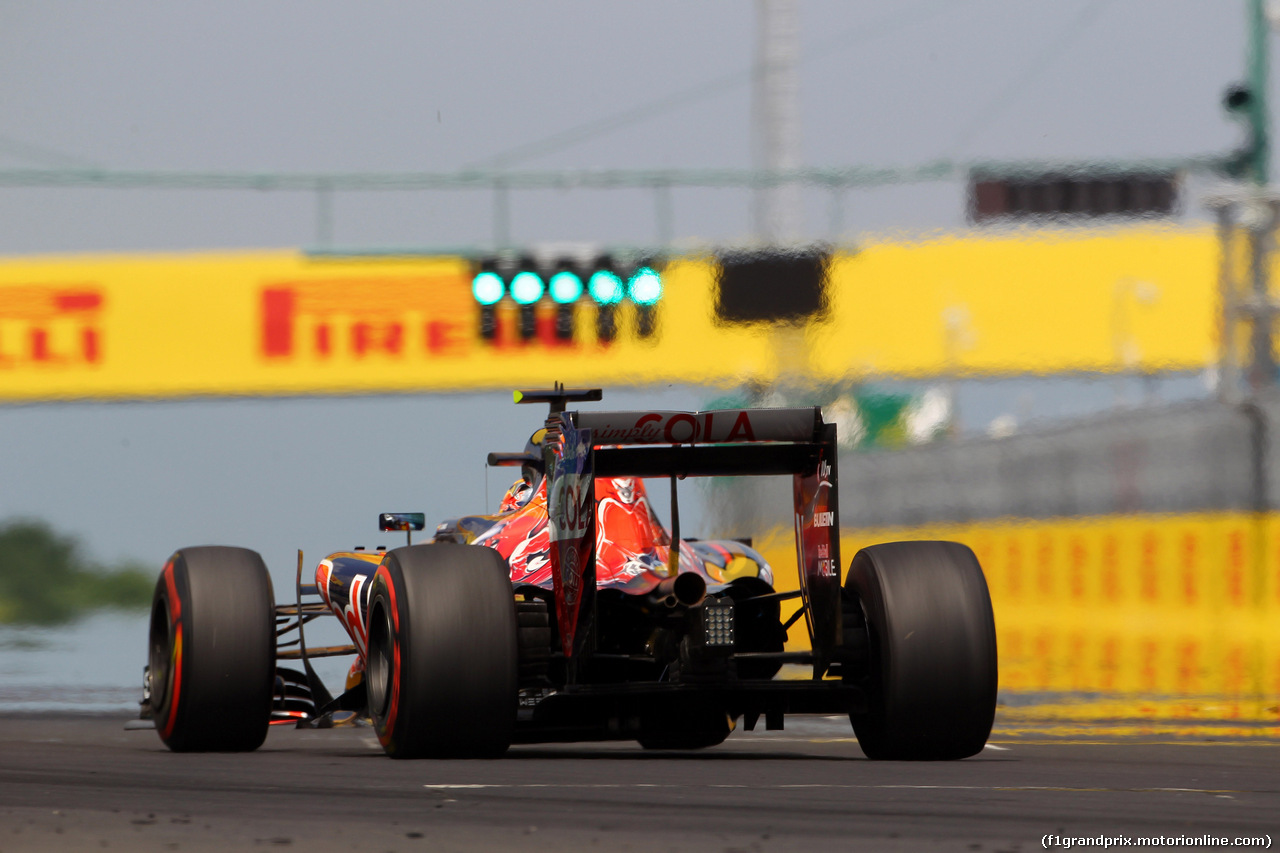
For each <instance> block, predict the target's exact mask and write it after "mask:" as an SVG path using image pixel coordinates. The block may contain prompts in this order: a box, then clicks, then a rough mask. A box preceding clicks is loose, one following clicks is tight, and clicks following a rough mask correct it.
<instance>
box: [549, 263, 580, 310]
mask: <svg viewBox="0 0 1280 853" xmlns="http://www.w3.org/2000/svg"><path fill="white" fill-rule="evenodd" d="M580 296H582V279H581V278H579V277H578V275H577V274H576V273H572V272H569V271H568V270H562V271H560V272H558V273H556V274H555V275H553V276H551V298H552V299H554V300H555V301H556V302H558V303H559V304H561V305H568V304H570V303H572V302H577V301H578V297H580Z"/></svg>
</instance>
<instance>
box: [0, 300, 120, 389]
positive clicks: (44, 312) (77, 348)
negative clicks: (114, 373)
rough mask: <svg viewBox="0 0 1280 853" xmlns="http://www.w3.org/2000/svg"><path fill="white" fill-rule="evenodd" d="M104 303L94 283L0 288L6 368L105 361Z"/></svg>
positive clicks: (0, 365) (1, 351)
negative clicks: (103, 358)
mask: <svg viewBox="0 0 1280 853" xmlns="http://www.w3.org/2000/svg"><path fill="white" fill-rule="evenodd" d="M104 303H105V299H104V297H103V293H102V290H101V288H100V287H98V286H97V285H94V284H49V285H46V284H30V285H24V284H20V285H15V286H11V287H3V288H0V370H13V369H19V368H24V367H60V366H83V365H96V364H98V363H100V362H101V361H102V348H103V329H102V311H103V306H104Z"/></svg>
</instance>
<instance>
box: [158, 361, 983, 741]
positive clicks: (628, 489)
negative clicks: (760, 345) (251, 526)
mask: <svg viewBox="0 0 1280 853" xmlns="http://www.w3.org/2000/svg"><path fill="white" fill-rule="evenodd" d="M600 399H601V392H600V391H599V390H586V391H579V390H565V389H564V388H562V387H560V386H556V387H555V388H554V389H552V390H548V391H525V392H517V393H516V402H521V403H547V404H549V405H550V415H549V417H548V418H547V420H546V422H545V425H544V426H543V427H542V428H541V429H539V430H538V431H537V432H535V433H534V436H533V438H532V439H531V440H530V441H529V443H528V445H527V446H526V449H525V451H524V452H522V453H492V454H490V455H489V464H490V465H509V466H518V467H520V468H521V471H522V478H521V480H520V481H519V482H517V484H516V485H515V486H513V487H512V489H511V491H509V492H508V494H507V496H506V497H505V498H504V499H503V503H502V506H501V508H500V510H499V512H498V513H497V514H496V515H478V516H466V517H463V518H458V519H455V520H452V521H447V522H445V523H443V524H441V525H439V526H438V527H437V528H436V532H435V534H434V537H433V539H432V541H431V542H430V543H429V544H420V545H408V546H406V547H402V548H396V549H394V550H390V551H386V550H382V549H379V550H378V551H377V552H369V551H363V550H356V551H350V552H340V553H336V554H330V555H329V556H327V557H325V558H324V559H323V560H321V561H320V563H319V566H318V567H317V569H316V572H315V583H314V584H312V583H310V579H309V578H308V579H306V582H304V578H303V575H302V572H303V562H302V560H303V558H302V553H301V552H299V554H298V578H297V584H296V591H295V595H294V598H293V601H291V602H289V603H285V604H276V603H275V601H274V598H273V595H272V588H271V578H270V576H269V574H268V572H267V569H266V567H265V566H264V564H263V562H262V558H261V557H259V556H258V555H257V554H256V553H254V552H253V551H249V550H245V549H242V548H228V547H199V548H184V549H182V550H180V551H178V552H176V553H175V554H174V555H173V557H172V558H170V560H169V562H168V563H167V564H166V565H165V567H164V569H163V571H162V572H161V574H160V579H159V581H158V583H157V585H156V592H155V598H154V604H153V606H152V611H151V629H150V663H149V666H148V668H147V671H146V679H145V684H146V689H145V693H144V698H143V716H144V717H151V718H153V719H154V724H155V727H156V729H157V731H158V732H159V734H160V737H161V738H162V739H163V741H164V742H165V743H166V744H167V745H168V746H169V747H170V748H171V749H174V750H180V751H181V750H252V749H256V748H257V747H258V746H259V745H261V744H262V742H263V740H264V738H265V737H266V732H267V729H268V725H270V724H275V723H285V724H292V725H297V726H302V727H316V728H323V727H327V726H331V725H334V724H335V723H341V722H357V723H358V722H361V721H365V720H368V721H371V723H372V725H373V726H374V728H375V729H376V731H377V734H378V738H379V740H380V742H381V743H382V746H383V748H384V749H385V750H386V752H387V754H388V755H391V756H393V757H396V758H412V757H421V756H460V757H466V756H496V755H501V754H502V753H503V752H505V751H506V750H507V748H508V747H509V746H510V745H511V744H513V743H534V742H565V741H600V740H636V741H638V742H639V743H640V744H641V745H642V746H644V747H647V748H653V749H696V748H701V747H708V746H714V745H716V744H718V743H720V742H721V741H723V740H724V739H725V737H726V736H727V735H728V734H729V732H730V731H731V730H732V729H733V728H735V727H736V725H737V724H738V723H739V721H740V722H741V723H742V725H743V727H744V728H745V729H746V730H748V731H750V730H752V729H754V728H755V727H756V726H757V724H758V722H759V720H760V718H761V717H763V718H764V723H765V728H767V729H780V728H782V727H783V724H784V719H785V717H786V716H787V715H788V714H828V715H830V714H841V715H843V714H847V715H848V716H849V719H850V721H851V722H852V724H853V730H854V732H855V733H856V735H857V738H858V742H859V744H860V745H861V747H862V750H863V752H865V753H866V754H867V756H868V757H870V758H873V759H957V758H964V757H967V756H970V755H974V754H975V753H977V752H978V751H980V750H981V749H982V748H983V746H984V745H985V744H986V740H987V737H988V735H989V734H990V731H991V725H992V720H993V717H994V714H995V703H996V641H995V625H994V620H993V616H992V610H991V601H990V598H989V596H988V593H987V585H986V581H985V579H984V577H983V574H982V569H981V568H980V567H979V565H978V561H977V559H976V558H975V557H974V555H973V552H972V551H970V550H969V549H968V548H967V547H965V546H963V545H960V544H957V543H954V542H892V543H887V544H882V545H875V546H872V547H869V548H864V549H862V550H861V551H859V552H858V554H857V555H856V556H855V557H854V558H853V561H852V564H851V566H850V568H849V571H848V574H847V576H846V578H845V580H844V583H843V584H841V582H840V576H839V571H838V567H839V566H840V535H839V524H838V519H839V507H838V506H837V501H836V498H837V492H836V484H837V471H836V428H835V425H834V424H828V423H824V422H823V420H822V413H821V411H820V410H819V409H817V408H775V409H739V410H717V411H705V412H658V411H655V412H648V411H638V412H637V411H632V412H586V411H580V412H572V411H565V409H566V404H568V403H571V402H585V401H595V400H600ZM751 475H790V476H791V478H792V482H793V492H794V498H795V519H794V524H795V531H796V559H797V566H798V576H799V581H800V582H799V589H796V590H777V589H775V588H774V584H773V572H772V567H771V566H770V565H769V564H768V563H767V562H766V560H765V559H764V557H762V556H761V555H760V554H759V553H758V552H757V551H755V550H754V549H753V548H752V547H751V546H750V545H749V544H746V543H744V542H740V541H735V540H726V541H695V540H688V539H682V538H681V536H680V517H679V504H678V499H677V493H676V486H677V483H678V481H679V480H681V479H683V478H685V477H692V476H696V477H705V476H733V477H741V476H751ZM642 478H668V479H669V480H670V483H671V527H670V530H668V529H667V528H665V527H664V526H663V525H662V524H661V523H660V522H659V521H658V518H657V516H656V515H655V513H654V511H653V510H652V508H651V507H650V506H649V502H648V499H647V495H646V492H645V486H644V483H643V481H642ZM379 522H380V527H381V529H383V530H401V531H412V530H421V529H423V527H424V519H423V517H422V514H420V513H384V514H383V515H382V516H381V517H380V519H379ZM407 535H409V536H411V535H412V533H411V532H409V533H408V534H407ZM787 602H793V603H792V604H791V605H790V606H789V607H788V609H789V610H790V609H792V608H795V607H796V605H797V604H798V608H796V609H794V612H793V613H791V614H790V615H789V616H788V617H787V618H785V619H784V618H783V617H782V612H783V606H784V604H786V603H787ZM322 615H333V616H336V617H337V618H338V620H339V621H340V622H341V623H342V625H343V627H344V628H345V629H346V631H347V633H348V634H350V637H351V641H352V642H351V644H350V645H345V646H333V647H322V648H317V647H308V646H307V644H306V631H305V628H306V625H307V624H308V623H309V622H311V621H312V620H314V619H316V618H319V617H320V616H322ZM801 619H803V620H804V622H805V625H806V626H807V628H808V639H809V650H807V651H787V650H786V649H785V648H784V643H785V641H786V639H787V632H788V630H789V629H790V628H791V627H792V626H793V625H794V624H795V623H796V622H798V621H800V620H801ZM289 635H294V636H293V639H289V640H287V641H286V640H285V639H282V638H286V637H288V636H289ZM329 655H355V656H356V659H355V662H354V663H353V665H352V667H351V670H350V672H349V674H348V677H347V683H346V689H345V691H344V692H342V693H341V694H340V695H338V696H336V697H335V696H333V695H331V693H330V692H329V691H328V689H326V687H325V685H324V684H323V683H322V682H321V680H320V679H319V678H318V677H317V675H316V673H315V671H314V668H313V667H312V665H311V660H312V659H314V658H317V657H320V656H329ZM291 661H297V662H298V664H300V666H301V668H300V669H295V668H291V667H290V666H288V665H285V664H287V663H288V662H291ZM784 666H787V667H788V670H790V671H791V672H793V673H794V672H797V671H798V672H799V675H800V677H798V678H797V677H791V678H779V677H777V676H778V675H779V673H780V671H781V670H782V669H783V667H784Z"/></svg>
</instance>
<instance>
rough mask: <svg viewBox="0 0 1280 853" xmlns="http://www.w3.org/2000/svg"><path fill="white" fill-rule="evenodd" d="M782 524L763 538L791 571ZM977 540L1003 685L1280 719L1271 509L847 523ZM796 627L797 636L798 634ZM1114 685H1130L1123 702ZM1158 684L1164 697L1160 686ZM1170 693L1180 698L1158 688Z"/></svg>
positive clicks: (845, 547)
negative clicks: (897, 524)
mask: <svg viewBox="0 0 1280 853" xmlns="http://www.w3.org/2000/svg"><path fill="white" fill-rule="evenodd" d="M791 537H792V534H791V531H789V530H787V531H781V530H779V531H777V532H776V533H775V534H772V535H770V536H768V537H766V538H765V539H764V540H763V541H762V543H761V544H762V547H763V549H764V551H765V555H766V557H768V558H769V559H770V562H772V563H773V565H774V566H775V567H778V568H779V569H780V571H779V574H784V573H785V572H788V571H789V574H785V575H784V576H783V577H781V578H780V584H781V585H786V584H789V583H790V584H794V583H795V578H794V569H793V568H790V567H794V565H795V557H794V545H793V544H792V542H791ZM902 539H952V540H956V541H959V542H964V543H965V544H967V545H969V546H970V547H971V548H973V550H974V552H975V553H976V554H977V556H978V559H979V561H980V562H981V564H982V567H983V570H984V572H985V573H986V576H987V583H988V586H989V588H990V590H991V599H992V604H993V606H994V607H995V614H996V633H997V640H998V643H999V649H1000V685H1001V690H1002V692H1014V693H1045V694H1058V693H1062V694H1075V695H1080V694H1100V695H1103V696H1107V697H1111V699H1110V700H1109V701H1112V703H1113V704H1112V706H1105V705H1104V706H1102V707H1104V708H1105V707H1111V710H1110V711H1099V710H1098V707H1094V708H1093V710H1091V711H1088V712H1081V711H1079V710H1078V709H1077V710H1076V711H1063V712H1062V715H1063V716H1064V717H1065V718H1072V717H1073V716H1074V717H1077V718H1079V717H1081V715H1082V714H1083V716H1084V717H1089V716H1090V715H1092V716H1095V717H1096V716H1098V715H1099V714H1111V713H1115V715H1117V716H1123V714H1122V713H1121V712H1120V710H1119V709H1125V710H1127V712H1128V713H1130V714H1132V715H1135V716H1144V715H1145V714H1146V712H1145V711H1143V709H1144V708H1146V709H1148V710H1150V711H1151V712H1153V713H1155V712H1159V713H1168V714H1173V715H1174V716H1175V717H1179V718H1189V717H1196V716H1212V717H1214V718H1221V719H1244V720H1257V721H1270V722H1272V723H1277V722H1280V515H1278V514H1267V515H1253V514H1248V513H1206V514H1195V515H1132V516H1113V517H1103V518H1068V519H1050V520H1042V521H1041V520H1020V519H1005V520H1000V521H995V522H982V523H973V524H963V525H941V526H936V527H928V528H924V527H913V528H906V529H885V530H857V531H846V533H845V535H844V536H843V538H842V540H841V544H840V547H841V556H842V559H843V560H844V561H845V563H846V565H847V564H848V563H849V561H850V560H851V559H852V557H853V555H854V554H855V553H856V552H857V550H858V549H859V548H861V547H863V546H865V545H870V544H874V543H876V542H885V541H893V540H902ZM799 633H800V632H799V631H796V630H793V631H792V641H793V645H795V646H797V647H800V646H803V644H804V643H805V642H806V641H807V638H803V637H799V636H798V634H799ZM1114 697H1129V698H1127V699H1124V700H1123V701H1119V700H1115V698H1114ZM1160 697H1166V698H1165V699H1161V698H1160ZM1167 697H1179V701H1176V702H1170V701H1167Z"/></svg>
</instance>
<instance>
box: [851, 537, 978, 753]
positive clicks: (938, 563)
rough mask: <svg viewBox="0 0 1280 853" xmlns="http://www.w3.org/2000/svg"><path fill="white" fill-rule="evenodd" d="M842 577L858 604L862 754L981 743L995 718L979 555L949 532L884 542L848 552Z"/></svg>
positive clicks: (856, 723) (961, 748)
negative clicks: (862, 653)
mask: <svg viewBox="0 0 1280 853" xmlns="http://www.w3.org/2000/svg"><path fill="white" fill-rule="evenodd" d="M845 587H846V589H847V590H849V591H850V592H852V593H854V597H855V598H856V599H857V600H858V601H860V602H861V604H862V607H863V610H864V612H865V614H866V621H867V632H868V639H869V642H870V654H869V660H868V667H867V670H868V673H867V676H866V678H865V679H864V680H862V681H861V683H862V684H863V686H864V687H865V689H866V692H867V699H868V708H867V713H866V714H850V716H849V719H850V721H851V722H852V724H853V730H854V734H856V735H857V737H858V745H859V746H861V747H862V751H863V752H864V753H865V754H866V756H867V757H868V758H870V759H874V760H905V761H943V760H954V759H959V758H967V757H969V756H971V755H976V754H977V753H979V752H981V751H982V748H983V747H984V746H985V745H986V743H987V738H988V737H989V736H990V734H991V726H992V722H993V720H994V718H995V707H996V689H997V679H998V673H997V666H996V632H995V618H994V615H993V612H992V609H991V597H990V594H989V593H988V591H987V582H986V579H985V578H984V577H983V574H982V568H981V567H980V566H979V565H978V559H977V557H975V556H974V554H973V551H971V550H970V549H969V548H968V547H967V546H965V545H961V544H959V543H957V542H889V543H885V544H882V545H873V546H871V547H869V548H864V549H862V550H861V551H859V552H858V553H857V555H856V556H855V557H854V558H853V564H852V565H851V566H850V568H849V575H848V579H847V581H846V583H845Z"/></svg>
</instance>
